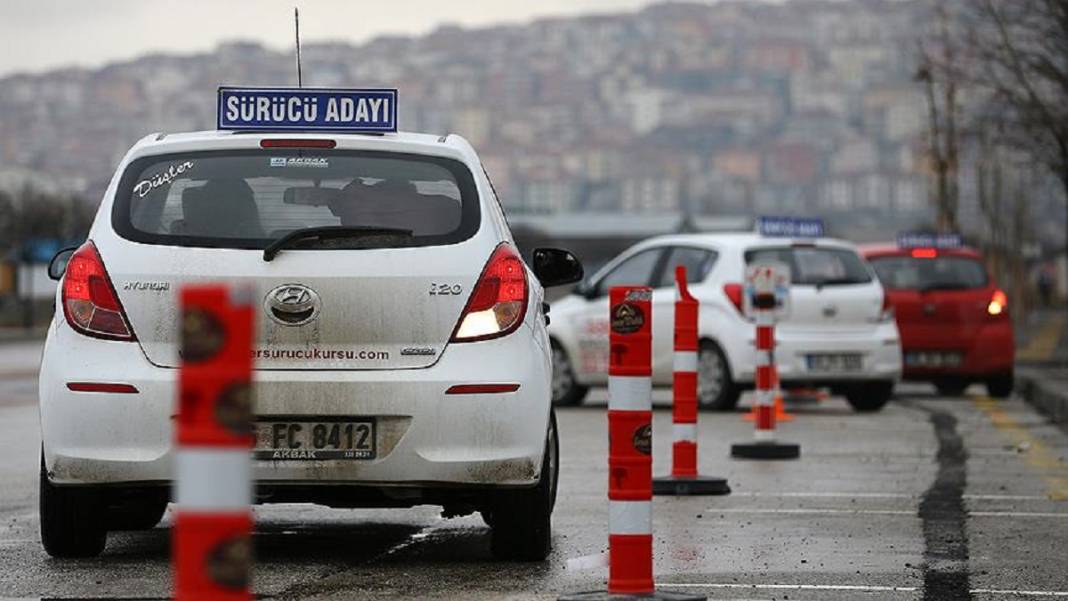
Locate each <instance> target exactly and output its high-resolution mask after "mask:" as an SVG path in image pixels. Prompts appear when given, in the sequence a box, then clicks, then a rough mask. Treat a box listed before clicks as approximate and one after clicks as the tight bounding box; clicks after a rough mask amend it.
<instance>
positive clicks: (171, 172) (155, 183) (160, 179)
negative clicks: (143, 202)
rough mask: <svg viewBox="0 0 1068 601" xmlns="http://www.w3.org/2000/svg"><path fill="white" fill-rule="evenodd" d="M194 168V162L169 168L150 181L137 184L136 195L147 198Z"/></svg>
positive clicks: (186, 162) (149, 179) (144, 180)
mask: <svg viewBox="0 0 1068 601" xmlns="http://www.w3.org/2000/svg"><path fill="white" fill-rule="evenodd" d="M192 168H193V161H185V162H182V163H176V164H173V165H171V166H170V167H167V169H166V170H164V171H161V172H159V173H157V174H156V175H153V176H152V177H150V178H148V179H143V180H141V181H139V182H137V185H136V186H134V194H137V197H138V198H144V197H145V196H148V193H149V192H151V191H153V190H155V189H156V188H158V187H160V186H162V185H165V184H170V183H171V182H173V181H174V179H175V178H176V177H178V176H179V175H181V174H183V173H185V172H186V171H189V170H190V169H192Z"/></svg>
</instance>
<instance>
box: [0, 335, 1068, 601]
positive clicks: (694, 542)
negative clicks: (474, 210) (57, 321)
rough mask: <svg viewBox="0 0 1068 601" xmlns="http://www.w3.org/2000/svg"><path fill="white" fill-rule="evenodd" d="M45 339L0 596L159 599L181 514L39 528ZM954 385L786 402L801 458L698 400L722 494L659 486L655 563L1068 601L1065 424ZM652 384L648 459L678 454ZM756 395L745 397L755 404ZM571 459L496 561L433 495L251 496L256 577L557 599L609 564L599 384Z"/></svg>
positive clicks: (7, 513)
mask: <svg viewBox="0 0 1068 601" xmlns="http://www.w3.org/2000/svg"><path fill="white" fill-rule="evenodd" d="M39 356H40V346H39V345H37V344H34V343H19V344H7V345H3V346H0V454H2V455H0V456H2V457H3V458H4V461H3V462H2V463H0V483H2V485H0V597H5V598H11V597H14V598H41V597H48V598H75V597H78V598H83V597H95V598H165V597H166V596H168V595H169V593H170V572H169V535H168V532H169V531H168V524H169V520H170V517H169V515H168V517H167V518H166V519H165V520H164V522H163V524H161V525H160V526H158V527H156V528H155V529H153V530H151V531H146V532H130V533H113V534H112V535H111V536H110V537H109V540H108V546H107V549H106V551H105V553H104V555H103V556H101V557H99V558H96V559H91V560H77V561H72V560H65V561H59V560H53V559H50V558H49V557H48V556H47V555H46V554H45V553H44V551H43V550H42V548H41V546H40V543H39V541H38V536H37V529H38V521H37V509H36V503H37V492H36V487H37V461H38V448H39V430H38V425H37V408H36V381H35V375H34V371H35V366H36V360H37V358H38V357H39ZM969 393H970V394H969V396H967V397H965V398H957V399H951V398H940V397H937V396H934V395H933V389H928V388H927V387H924V386H902V387H900V389H899V392H898V398H897V399H896V400H895V401H894V402H893V403H891V404H890V405H889V406H888V407H887V408H886V409H885V410H883V411H882V412H880V413H877V414H868V415H860V414H856V413H854V412H852V411H851V410H850V409H849V406H848V405H847V404H846V403H845V401H844V400H842V399H839V398H831V399H828V400H824V401H821V402H819V403H814V404H806V405H801V406H794V407H791V411H792V412H793V413H794V415H795V419H794V420H793V421H791V422H788V423H785V424H782V425H781V428H780V432H781V438H782V439H784V440H789V441H792V442H798V443H800V444H801V449H802V456H801V459H800V460H796V461H773V462H754V461H741V460H731V459H729V447H730V444H731V443H733V442H746V441H748V440H750V439H751V437H752V424H751V423H750V422H746V421H744V420H743V419H742V412H741V411H740V412H739V413H736V414H730V415H720V414H708V413H705V414H702V415H701V419H702V421H701V424H700V457H701V471H702V473H704V474H707V475H722V476H726V477H727V478H728V480H729V482H730V485H731V487H732V488H733V493H732V494H730V495H728V496H722V497H682V498H658V499H657V500H656V501H655V503H654V537H655V541H656V543H655V558H656V564H655V573H656V575H657V581H658V583H659V584H660V586H661V587H662V588H664V589H672V590H679V591H688V592H691V593H702V594H706V595H708V597H709V598H710V599H791V600H797V599H801V600H804V599H835V600H846V599H849V600H852V599H892V600H898V599H901V600H905V599H925V600H935V599H939V600H943V599H944V600H955V599H976V600H985V599H991V600H994V599H996V600H1001V599H1048V598H1068V568H1066V567H1065V566H1066V559H1068V551H1066V549H1068V436H1066V434H1065V433H1064V432H1063V431H1061V430H1060V429H1058V428H1056V427H1055V426H1053V425H1051V424H1050V423H1049V421H1048V419H1046V418H1045V417H1043V416H1041V415H1039V414H1038V413H1036V412H1035V411H1034V410H1033V409H1032V408H1030V407H1029V406H1028V405H1026V404H1024V403H1023V402H1021V401H1020V400H1019V399H1016V398H1013V399H1010V400H1006V401H993V400H991V399H988V398H986V397H985V396H983V390H982V388H981V387H974V388H973V389H971V390H969ZM668 398H669V395H668V393H667V392H666V391H664V392H658V393H657V401H658V403H657V404H658V410H657V412H656V416H655V424H654V472H655V473H656V474H658V475H660V474H665V473H666V472H667V471H668V469H669V465H668V462H669V458H670V442H671V441H670V436H671V424H670V411H669V405H668V403H667V399H668ZM747 400H748V399H747V398H743V404H744V405H746V406H748V403H747ZM558 417H559V422H560V435H561V447H562V448H561V453H562V457H561V461H562V472H561V478H560V495H559V499H558V504H557V507H556V513H555V514H554V524H553V526H554V547H555V549H554V552H553V554H552V557H551V559H550V560H549V561H547V562H545V563H542V564H508V563H498V562H494V561H493V560H492V559H491V557H490V550H489V532H488V529H487V528H486V527H485V526H484V525H483V524H482V521H481V519H480V518H479V517H478V516H477V515H474V516H467V517H462V518H453V519H442V518H441V517H440V516H439V514H438V511H437V510H435V509H434V508H430V507H420V508H415V509H411V510H335V509H328V508H323V507H318V506H313V505H272V506H265V507H259V508H257V511H256V515H257V533H256V536H255V541H256V560H257V563H256V572H255V590H256V592H257V593H258V594H260V595H261V596H264V597H270V598H279V599H348V598H360V599H393V598H412V599H476V600H477V599H555V598H556V597H557V596H558V595H560V594H562V593H566V592H574V591H580V590H592V589H603V588H604V586H605V579H606V576H607V569H606V568H605V567H603V558H604V556H605V550H606V546H607V533H606V521H607V507H606V505H607V503H606V484H607V482H606V463H607V459H606V443H607V432H606V419H605V396H604V391H594V394H593V395H592V398H591V399H590V401H588V403H587V405H586V406H584V407H580V408H569V409H563V410H560V411H559V414H558Z"/></svg>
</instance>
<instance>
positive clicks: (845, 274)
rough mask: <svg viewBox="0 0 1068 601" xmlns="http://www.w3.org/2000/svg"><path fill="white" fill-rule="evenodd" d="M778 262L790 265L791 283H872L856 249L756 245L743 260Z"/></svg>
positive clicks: (815, 284) (834, 284)
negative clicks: (762, 246)
mask: <svg viewBox="0 0 1068 601" xmlns="http://www.w3.org/2000/svg"><path fill="white" fill-rule="evenodd" d="M760 260H770V261H779V262H782V263H785V264H787V265H789V266H790V283H791V284H795V285H801V286H806V285H807V286H844V285H849V284H866V283H868V282H871V273H870V272H869V271H868V269H867V268H866V267H865V266H864V261H862V260H861V258H860V257H859V256H858V255H857V253H856V252H854V251H852V250H849V249H846V248H827V247H816V246H803V247H802V246H796V247H772V248H757V249H753V250H750V251H747V252H746V253H745V262H746V263H755V262H757V261H760Z"/></svg>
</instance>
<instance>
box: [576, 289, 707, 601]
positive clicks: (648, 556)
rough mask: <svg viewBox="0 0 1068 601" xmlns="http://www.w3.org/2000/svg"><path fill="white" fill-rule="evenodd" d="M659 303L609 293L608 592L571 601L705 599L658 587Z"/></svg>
mask: <svg viewBox="0 0 1068 601" xmlns="http://www.w3.org/2000/svg"><path fill="white" fill-rule="evenodd" d="M652 297H653V291H652V289H651V288H648V287H644V286H616V287H614V288H612V289H611V290H610V291H609V293H608V298H609V325H610V334H609V359H608V590H607V591H595V592H590V593H579V594H577V595H566V596H563V597H561V599H562V600H565V601H570V600H584V601H588V600H590V599H613V600H618V599H625V598H628V597H631V596H632V597H633V598H640V599H680V600H681V599H685V600H691V599H705V597H704V596H691V595H686V594H680V593H657V592H656V587H655V586H654V584H653V490H652V483H653V456H652V452H653V423H652V422H653V399H652V394H653V390H652V374H653V370H652V346H653V345H652V340H653V329H652V326H653V324H652V317H653V315H652Z"/></svg>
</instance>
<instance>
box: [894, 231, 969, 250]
mask: <svg viewBox="0 0 1068 601" xmlns="http://www.w3.org/2000/svg"><path fill="white" fill-rule="evenodd" d="M897 246H898V248H960V247H962V246H964V240H963V239H961V236H960V234H955V233H954V234H938V233H933V232H901V233H899V234H898V235H897Z"/></svg>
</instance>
